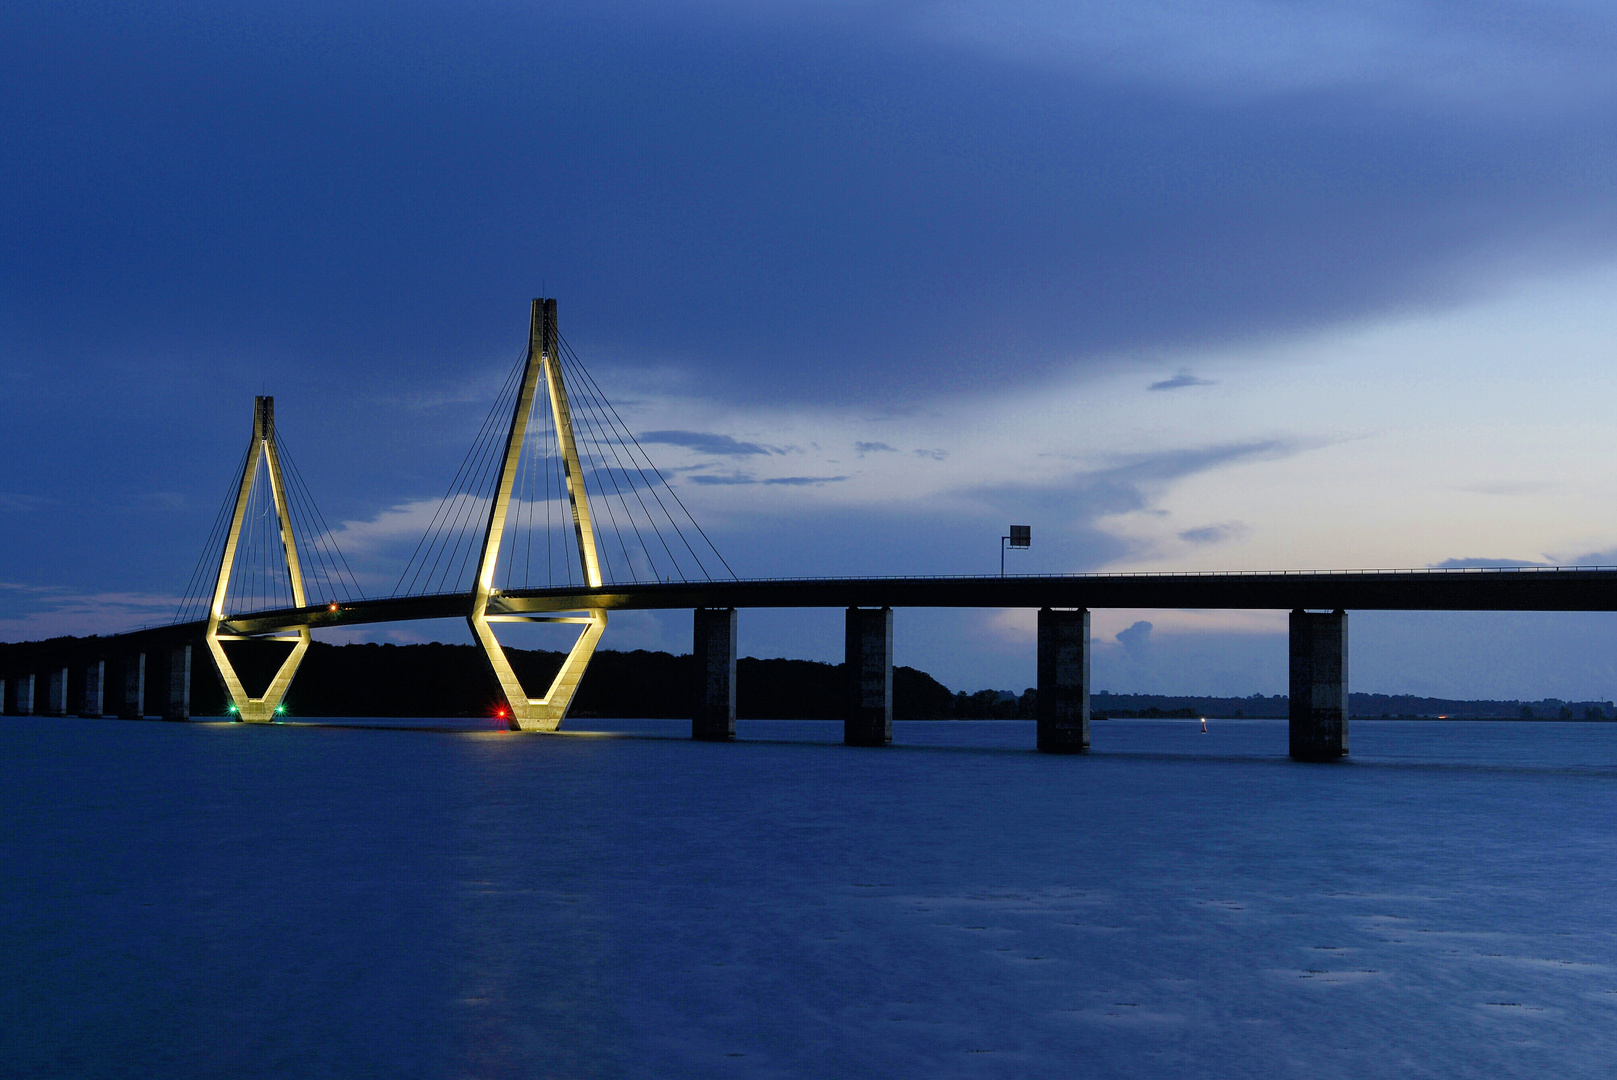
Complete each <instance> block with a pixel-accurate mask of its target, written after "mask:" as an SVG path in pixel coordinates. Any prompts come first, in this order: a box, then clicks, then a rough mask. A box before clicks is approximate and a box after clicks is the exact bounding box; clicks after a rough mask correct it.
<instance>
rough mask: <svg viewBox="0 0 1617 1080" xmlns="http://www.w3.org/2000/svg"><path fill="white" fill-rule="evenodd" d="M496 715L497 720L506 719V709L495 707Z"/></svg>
mask: <svg viewBox="0 0 1617 1080" xmlns="http://www.w3.org/2000/svg"><path fill="white" fill-rule="evenodd" d="M494 716H495V719H497V720H504V719H505V710H504V709H495V710H494Z"/></svg>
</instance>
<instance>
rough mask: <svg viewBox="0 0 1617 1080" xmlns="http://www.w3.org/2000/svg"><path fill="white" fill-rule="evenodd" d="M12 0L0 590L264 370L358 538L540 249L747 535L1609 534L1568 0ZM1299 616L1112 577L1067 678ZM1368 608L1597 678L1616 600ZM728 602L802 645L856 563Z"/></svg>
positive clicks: (464, 433) (1243, 648)
mask: <svg viewBox="0 0 1617 1080" xmlns="http://www.w3.org/2000/svg"><path fill="white" fill-rule="evenodd" d="M0 30H3V33H0V91H3V94H4V100H5V101H6V104H5V105H4V106H0V162H3V163H4V168H3V169H0V196H3V199H4V205H5V206H6V208H7V212H6V214H5V215H4V226H3V227H4V230H5V232H4V234H3V241H0V357H3V359H4V363H3V366H0V393H3V395H4V401H5V405H4V425H3V427H0V447H3V448H4V453H5V467H4V469H3V471H0V523H3V524H0V638H4V639H7V640H19V639H24V638H32V637H39V636H44V635H47V634H51V633H87V632H98V631H99V632H105V631H110V630H115V629H119V628H122V627H126V626H129V625H133V624H136V623H141V622H146V621H151V620H154V619H164V618H166V617H167V615H168V614H169V612H171V611H172V608H173V604H174V601H175V598H176V596H177V595H178V592H179V591H180V590H181V589H182V588H183V585H184V582H185V578H186V576H187V574H188V573H189V571H190V568H191V565H192V562H193V561H194V560H195V558H196V556H197V552H198V550H199V548H200V546H201V543H202V539H203V537H204V536H205V534H206V532H207V528H208V523H209V522H210V521H211V520H212V517H213V514H214V511H215V509H216V506H217V503H218V499H219V496H220V494H221V492H222V491H223V489H224V488H225V486H226V485H227V484H228V480H229V477H228V474H229V471H230V469H231V466H232V464H233V463H234V461H235V460H236V457H237V455H238V454H239V452H240V445H241V443H242V442H243V441H244V440H245V436H246V433H247V428H248V421H249V419H250V405H251V397H252V395H253V394H255V393H260V392H269V393H273V394H275V395H276V397H277V411H278V416H279V417H280V421H281V424H282V427H283V430H284V431H285V432H286V433H287V434H288V435H289V436H290V437H291V439H292V440H293V445H294V447H295V448H296V449H297V453H298V455H299V460H300V463H301V464H302V466H303V471H304V472H305V473H306V474H307V475H308V478H309V481H310V484H311V486H312V487H313V489H314V491H315V494H316V496H317V497H318V498H319V499H320V502H321V507H322V509H323V510H324V511H325V514H326V516H327V517H328V518H329V519H332V520H333V521H339V520H340V521H341V522H342V523H343V524H342V525H341V526H339V527H338V529H337V535H338V539H339V540H340V541H341V543H342V544H343V547H344V550H345V551H346V552H348V553H349V555H350V557H351V558H353V559H354V560H355V564H356V569H357V570H359V571H360V573H361V576H362V577H365V578H366V579H367V585H368V586H369V585H375V586H376V587H377V588H379V589H380V590H381V591H387V589H386V586H389V585H391V580H390V578H391V576H392V575H396V573H397V569H398V566H399V565H400V563H401V561H402V558H403V557H404V556H405V555H407V554H408V548H409V546H410V545H411V544H413V543H414V541H415V539H416V537H417V536H418V535H419V533H420V528H421V526H422V524H423V523H424V521H425V519H426V518H428V517H430V515H431V513H432V505H433V500H435V499H436V498H437V497H438V495H440V494H441V493H442V490H443V486H444V484H445V483H446V482H447V480H448V476H449V474H450V473H451V472H452V471H453V468H454V466H455V464H456V462H458V460H459V458H460V456H461V454H462V453H463V451H464V448H465V446H466V444H467V443H468V442H469V440H470V437H471V433H472V432H473V431H474V430H475V428H476V425H477V423H478V421H479V420H480V418H481V416H482V414H483V412H484V411H485V410H486V409H487V407H488V404H489V402H490V401H491V400H492V397H493V394H494V392H495V390H496V389H497V387H498V385H499V382H500V379H501V378H502V377H503V376H504V373H505V371H506V369H507V368H508V366H509V364H510V361H511V360H512V358H513V357H514V356H515V354H516V353H517V352H518V351H519V350H520V348H521V346H522V343H523V340H524V338H525V333H526V320H527V301H528V299H529V297H531V296H535V295H540V294H541V292H543V293H547V294H549V295H554V296H557V297H558V299H559V304H560V317H561V324H562V329H563V333H564V334H566V335H567V336H568V338H569V340H570V341H571V342H572V344H573V345H574V346H575V347H576V348H577V349H578V350H579V352H580V354H581V355H582V356H583V357H584V359H585V360H586V362H587V363H589V365H590V367H591V368H592V370H594V371H595V373H596V375H597V376H598V377H599V378H600V380H601V382H602V383H603V385H604V386H605V387H606V389H607V390H608V392H609V393H610V394H611V395H612V397H613V399H614V401H615V402H617V404H618V406H619V408H620V410H621V411H622V412H623V415H624V417H625V419H627V420H628V422H629V423H630V424H631V425H632V426H633V427H634V428H635V429H636V430H637V431H639V432H641V433H649V434H650V436H651V437H650V439H649V441H648V449H650V450H651V451H652V452H653V454H654V456H655V457H656V458H657V460H658V463H659V464H660V465H665V466H666V467H667V468H668V469H670V470H671V473H672V474H673V475H677V476H678V477H679V479H678V480H677V481H676V483H677V484H678V486H679V490H680V492H681V496H682V498H684V499H685V500H686V501H687V502H688V503H689V504H690V505H691V507H692V509H693V510H694V511H695V512H696V514H697V516H698V517H699V518H700V520H701V521H702V522H703V524H704V527H706V528H707V529H708V531H709V532H710V533H711V534H712V535H713V536H714V539H715V541H716V542H717V543H718V545H719V546H720V548H721V549H722V550H723V551H724V552H725V554H726V557H727V558H728V559H729V560H730V562H731V563H732V564H733V565H734V566H735V567H736V569H737V571H738V572H740V573H741V574H742V575H743V576H769V575H785V574H813V575H820V574H881V573H986V572H993V571H994V570H996V569H997V567H998V558H999V556H998V551H999V547H998V543H999V539H998V538H999V536H1000V535H1001V533H1002V532H1003V529H1004V526H1005V525H1006V524H1008V523H1010V522H1012V521H1016V522H1019V523H1020V522H1025V523H1029V524H1031V525H1032V526H1033V530H1034V546H1033V548H1032V549H1031V550H1030V551H1028V552H1027V553H1016V554H1013V555H1012V556H1011V560H1012V561H1011V563H1010V568H1011V569H1012V570H1013V571H1021V572H1067V571H1094V570H1219V569H1272V568H1297V569H1307V568H1355V567H1417V566H1430V565H1443V564H1446V563H1450V562H1452V561H1455V560H1483V561H1487V562H1500V561H1510V562H1529V563H1607V564H1617V515H1614V514H1613V513H1612V512H1611V510H1610V509H1609V508H1610V507H1611V506H1612V505H1613V501H1614V500H1613V495H1614V494H1617V492H1614V491H1613V488H1614V486H1617V470H1613V469H1612V468H1611V467H1610V466H1609V465H1608V457H1609V455H1608V453H1607V446H1608V444H1609V443H1610V442H1611V441H1612V425H1611V422H1610V416H1611V411H1612V410H1611V407H1612V405H1613V404H1617V394H1614V393H1613V380H1614V378H1617V376H1614V374H1613V372H1612V370H1611V369H1612V366H1613V365H1612V363H1611V361H1612V359H1613V356H1614V351H1617V350H1614V347H1613V343H1614V342H1617V304H1614V302H1613V297H1614V295H1617V216H1614V213H1613V211H1614V210H1617V190H1614V180H1617V173H1614V170H1613V168H1612V165H1613V161H1614V160H1617V158H1614V150H1617V123H1614V120H1617V109H1614V106H1617V74H1614V71H1617V69H1614V68H1613V67H1612V66H1611V65H1610V63H1609V57H1610V55H1611V54H1612V46H1613V45H1614V44H1617V13H1613V12H1612V11H1610V9H1609V8H1607V7H1605V6H1603V5H1597V4H1593V3H1588V4H1577V3H1553V4H1543V5H1537V6H1535V7H1534V8H1533V9H1531V10H1524V9H1521V8H1518V7H1515V6H1509V5H1489V4H1463V5H1462V4H1447V3H1406V4H1396V5H1394V4H1385V3H1373V2H1357V3H1349V2H1338V3H1326V4H1306V5H1304V4H1290V3H1263V2H1250V3H1241V4H1202V3H1192V2H1181V3H1136V4H1102V3H1091V4H1073V5H1066V4H1062V5H1055V4H1024V5H1018V6H1016V7H1015V8H1014V9H1008V8H1006V7H1005V6H1004V5H989V4H985V3H976V2H970V0H961V2H955V3H921V2H907V3H887V4H862V3H854V2H851V0H846V2H838V0H825V2H818V3H813V2H810V3H797V4H788V3H778V4H768V5H761V4H739V3H724V2H718V0H714V2H704V3H687V4H660V5H647V4H638V3H631V2H623V3H608V4H603V5H601V6H599V8H598V9H596V10H594V11H592V12H591V13H589V14H587V15H586V14H580V13H579V12H577V11H573V10H569V9H566V8H563V7H561V6H555V7H552V6H549V5H545V4H534V5H526V6H519V5H511V4H504V3H474V4H467V5H445V4H437V3H417V4H406V5H399V6H392V5H390V6H388V7H386V8H384V7H382V6H380V5H374V4H368V3H350V4H338V5H327V6H317V5H312V4H311V5H303V6H300V5H274V6H271V5H243V6H238V7H233V8H231V9H230V10H229V11H220V10H216V9H215V8H214V7H213V6H210V5H203V4H200V3H197V4H187V3H170V4H144V5H134V4H127V5H120V4H107V5H70V4H69V5H63V4H50V5H47V4H22V5H17V6H16V7H14V8H13V9H11V10H9V11H8V13H7V14H5V15H0ZM770 480H776V481H790V482H778V483H768V481H770ZM1284 618H1285V616H1284V613H1283V612H1230V613H1222V612H1171V611H1149V612H1144V611H1142V612H1117V611H1097V612H1096V614H1095V618H1094V628H1095V638H1096V644H1097V648H1096V657H1095V681H1096V685H1097V687H1099V688H1104V689H1112V690H1118V691H1129V690H1138V691H1157V692H1187V693H1251V692H1255V691H1256V692H1264V693H1274V692H1279V691H1283V690H1284V684H1285V669H1284V655H1285V643H1284ZM1141 622H1149V623H1150V624H1151V628H1150V631H1149V633H1147V632H1145V631H1144V630H1143V629H1142V628H1139V626H1138V624H1140V623H1141ZM1031 626H1032V613H1031V612H901V613H900V614H899V618H898V639H897V650H898V660H899V662H901V663H908V664H913V665H915V666H918V667H921V668H923V669H925V670H928V671H930V672H932V673H933V674H935V675H937V676H938V677H939V678H940V679H942V680H943V681H944V682H945V683H947V684H948V685H950V686H951V687H953V688H956V689H971V690H974V689H978V688H981V687H984V686H994V687H999V688H1007V689H1018V690H1019V689H1021V688H1022V687H1024V686H1027V685H1030V684H1031V683H1032V682H1033V655H1032V637H1031ZM1352 626H1353V638H1352V641H1353V669H1352V684H1353V688H1354V689H1359V690H1371V691H1383V692H1416V693H1429V694H1441V695H1448V696H1456V697H1540V696H1544V695H1557V696H1562V697H1587V698H1599V699H1607V698H1613V697H1617V662H1614V661H1613V660H1612V659H1611V657H1613V656H1614V655H1617V649H1614V648H1613V646H1614V645H1617V616H1607V615H1548V614H1543V615H1540V614H1518V615H1507V614H1500V615H1476V614H1454V615H1445V614H1424V613H1423V614H1393V613H1368V612H1366V613H1355V614H1354V616H1353V623H1352ZM1130 627H1135V628H1136V629H1135V630H1134V631H1133V632H1132V633H1129V634H1127V636H1125V637H1124V638H1119V637H1118V635H1119V634H1120V633H1123V632H1124V631H1126V630H1128V629H1129V628H1130ZM366 633H367V636H368V637H370V638H373V639H376V640H413V639H418V638H420V637H422V636H439V635H440V634H441V636H442V637H443V639H444V640H462V639H463V638H464V637H465V631H464V627H463V626H462V625H460V624H458V623H455V624H444V625H442V626H436V625H425V624H422V625H415V624H412V625H411V626H409V627H393V628H388V627H380V628H376V629H374V630H372V631H367V632H366ZM689 633H690V628H689V616H688V614H684V613H675V614H670V615H667V616H649V615H631V614H624V615H620V616H617V617H615V618H614V620H613V622H612V625H611V627H610V628H609V629H608V632H607V637H606V639H605V640H604V641H603V646H605V647H609V648H634V647H661V648H672V649H675V650H680V651H682V650H685V649H688V648H689ZM390 635H391V636H390ZM524 643H526V640H524ZM741 648H742V651H743V652H744V653H753V654H756V655H784V656H804V657H810V658H815V659H835V658H836V657H837V655H838V654H839V653H840V648H841V643H840V613H839V612H803V613H762V612H744V613H743V615H742V639H741Z"/></svg>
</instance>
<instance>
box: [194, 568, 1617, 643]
mask: <svg viewBox="0 0 1617 1080" xmlns="http://www.w3.org/2000/svg"><path fill="white" fill-rule="evenodd" d="M471 603H472V597H471V595H470V594H469V593H445V594H441V595H437V596H411V597H393V598H384V599H377V600H362V601H357V602H355V603H351V604H342V605H339V606H338V607H337V608H336V609H335V610H333V609H332V608H330V607H329V606H317V607H307V608H289V609H284V610H280V611H262V612H254V613H251V614H244V615H235V616H232V617H229V618H227V619H226V620H225V625H226V626H227V627H229V629H230V630H231V631H232V632H233V633H237V634H265V633H271V632H274V631H279V630H292V629H298V628H302V627H308V628H310V629H319V628H322V627H337V626H354V625H362V624H366V623H380V622H400V621H404V620H409V619H437V618H463V617H465V613H466V611H467V609H468V608H469V607H470V605H471ZM815 607H831V608H883V607H887V608H905V607H946V608H972V607H978V608H1044V607H1050V608H1207V609H1218V608H1232V609H1234V608H1244V609H1272V610H1293V609H1299V608H1302V609H1308V608H1313V609H1326V610H1335V609H1343V610H1354V611H1617V569H1608V568H1587V567H1560V568H1542V567H1521V568H1514V567H1512V568H1503V569H1486V570H1472V569H1465V570H1362V571H1298V572H1253V573H1209V574H1065V575H1052V576H1048V577H1044V576H1018V577H1004V578H1001V577H882V578H788V579H763V580H752V581H713V582H668V583H656V582H648V583H646V584H640V585H607V586H602V587H600V588H593V589H590V588H562V589H525V590H515V591H511V592H501V593H495V594H493V595H492V596H491V597H490V598H489V601H488V609H487V610H488V614H489V616H490V617H493V618H498V617H500V616H513V615H546V614H553V613H559V612H568V611H588V610H606V611H615V610H622V611H628V610H640V611H647V610H672V609H680V608H685V609H692V608H815ZM165 629H167V628H165ZM183 629H184V628H182V627H174V628H172V630H177V631H182V633H183Z"/></svg>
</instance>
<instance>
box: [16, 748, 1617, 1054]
mask: <svg viewBox="0 0 1617 1080" xmlns="http://www.w3.org/2000/svg"><path fill="white" fill-rule="evenodd" d="M353 723H354V722H351V721H333V722H331V725H330V726H312V727H300V726H294V725H277V726H270V727H254V728H248V727H245V726H242V725H220V724H193V725H176V724H160V723H133V722H119V721H88V720H45V719H36V718H26V719H25V718H6V719H5V720H4V721H0V855H3V857H4V866H5V867H6V871H7V881H8V888H7V889H6V890H4V892H3V893H0V930H3V932H4V935H5V937H4V940H5V941H6V942H7V948H6V949H4V950H0V1061H5V1062H7V1063H8V1066H7V1071H8V1072H12V1073H15V1074H17V1075H28V1074H38V1075H56V1076H128V1075H163V1076H178V1077H188V1076H214V1075H231V1076H287V1075H297V1076H358V1075H385V1076H390V1077H394V1076H535V1075H561V1076H645V1077H653V1076H656V1077H663V1076H671V1075H691V1076H704V1077H706V1076H757V1075H792V1076H826V1077H831V1076H838V1077H840V1076H851V1075H873V1074H878V1073H883V1074H890V1075H915V1076H974V1077H976V1076H1005V1077H1046V1076H1048V1077H1070V1076H1162V1075H1178V1074H1184V1075H1200V1076H1276V1077H1281V1076H1285V1077H1290V1076H1299V1077H1301V1076H1308V1077H1320V1076H1324V1077H1338V1076H1339V1077H1354V1078H1363V1077H1367V1076H1370V1077H1373V1076H1400V1077H1401V1076H1407V1075H1411V1074H1416V1075H1419V1074H1422V1073H1426V1074H1430V1075H1442V1076H1500V1075H1556V1076H1581V1075H1587V1076H1598V1075H1604V1074H1605V1070H1606V1068H1607V1065H1608V1064H1609V1062H1610V1061H1611V1060H1617V1025H1614V1023H1613V1021H1617V947H1614V944H1617V938H1614V935H1613V931H1612V930H1611V928H1610V927H1611V921H1610V918H1609V912H1610V896H1611V870H1610V868H1611V867H1612V866H1613V865H1614V864H1617V859H1614V857H1617V724H1606V725H1602V724H1552V723H1538V724H1524V723H1516V722H1479V723H1465V722H1420V721H1355V722H1354V723H1353V725H1352V733H1351V744H1352V757H1351V759H1350V760H1349V762H1347V763H1344V764H1341V765H1323V766H1321V765H1295V764H1292V763H1291V762H1289V761H1287V760H1286V758H1285V744H1286V725H1285V723H1284V722H1283V721H1254V720H1218V719H1216V718H1211V719H1210V720H1209V725H1208V727H1209V731H1208V733H1207V734H1206V735H1202V734H1201V732H1200V724H1199V722H1198V721H1194V720H1192V721H1176V720H1142V721H1128V720H1113V721H1105V722H1097V723H1096V724H1095V725H1094V729H1093V734H1092V740H1093V744H1094V750H1095V752H1094V753H1093V754H1091V755H1090V756H1088V757H1083V758H1071V757H1049V756H1044V755H1039V754H1036V753H1033V752H1032V751H1031V746H1032V742H1033V730H1032V725H1031V724H1029V723H1026V722H1014V721H1005V722H943V723H900V724H897V725H895V738H896V741H897V743H898V745H897V746H896V747H894V748H891V749H888V750H870V749H850V748H845V747H842V746H840V745H837V744H838V743H839V742H840V738H841V726H840V724H837V723H833V722H820V721H801V722H796V721H794V722H783V721H741V722H740V724H739V725H738V726H739V731H740V735H741V737H742V739H743V740H744V741H743V742H742V743H740V744H737V745H713V744H704V743H692V742H690V741H688V740H687V739H686V738H685V736H686V735H688V733H689V725H688V723H686V722H679V721H579V722H576V723H575V724H573V725H571V726H573V727H575V728H577V729H578V731H579V732H603V733H606V734H608V735H612V736H616V737H607V738H584V737H573V738H542V737H529V736H524V735H515V734H511V733H508V732H503V731H500V730H498V729H497V728H495V727H493V726H492V725H491V724H490V725H483V727H484V728H485V729H486V730H476V731H469V730H467V731H442V730H440V731H429V730H398V728H399V727H403V726H409V725H401V724H399V723H398V722H396V721H377V722H376V723H377V724H382V725H392V726H391V727H384V728H382V729H381V730H356V728H355V727H354V726H352V725H353ZM417 726H420V727H423V728H427V727H437V728H450V729H452V728H459V727H464V726H466V722H462V721H432V722H423V723H421V724H420V725H417Z"/></svg>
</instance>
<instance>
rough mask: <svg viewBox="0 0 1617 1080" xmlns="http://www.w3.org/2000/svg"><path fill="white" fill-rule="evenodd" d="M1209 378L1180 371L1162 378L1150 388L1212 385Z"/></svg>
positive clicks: (1170, 388) (1165, 388)
mask: <svg viewBox="0 0 1617 1080" xmlns="http://www.w3.org/2000/svg"><path fill="white" fill-rule="evenodd" d="M1212 385H1213V381H1212V380H1211V379H1198V378H1197V377H1196V376H1194V375H1192V374H1191V373H1190V372H1188V371H1181V372H1180V373H1179V374H1177V375H1175V376H1174V377H1173V378H1171V379H1163V380H1162V381H1161V382H1154V383H1152V384H1151V385H1150V387H1149V389H1151V390H1178V389H1180V388H1181V387H1186V386H1212Z"/></svg>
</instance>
